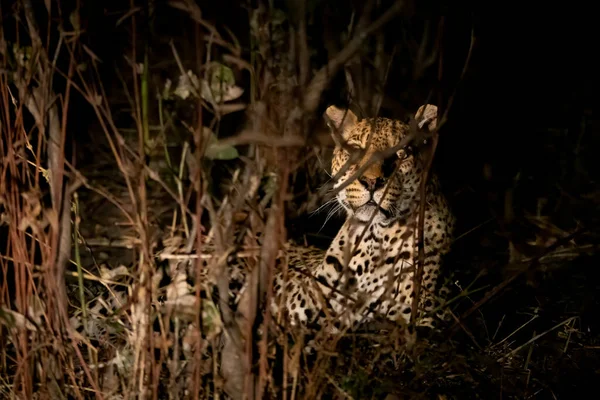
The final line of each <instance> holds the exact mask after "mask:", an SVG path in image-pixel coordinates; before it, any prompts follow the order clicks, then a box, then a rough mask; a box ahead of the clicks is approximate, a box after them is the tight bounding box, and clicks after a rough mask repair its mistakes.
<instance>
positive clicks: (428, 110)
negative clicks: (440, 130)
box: [415, 104, 438, 132]
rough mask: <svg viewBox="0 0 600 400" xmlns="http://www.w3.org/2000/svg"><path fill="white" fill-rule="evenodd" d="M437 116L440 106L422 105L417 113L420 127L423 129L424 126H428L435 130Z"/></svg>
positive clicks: (416, 116)
mask: <svg viewBox="0 0 600 400" xmlns="http://www.w3.org/2000/svg"><path fill="white" fill-rule="evenodd" d="M437 118H438V108H437V106H434V105H433V104H424V105H422V106H421V107H419V109H418V110H417V113H416V115H415V119H416V120H417V123H418V124H419V128H421V129H423V128H424V127H427V129H428V130H429V131H430V132H432V131H434V130H435V128H436V127H437Z"/></svg>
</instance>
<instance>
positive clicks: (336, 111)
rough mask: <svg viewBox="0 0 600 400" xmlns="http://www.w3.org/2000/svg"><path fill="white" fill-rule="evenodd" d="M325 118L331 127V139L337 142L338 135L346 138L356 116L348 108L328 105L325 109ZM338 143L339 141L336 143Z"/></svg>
mask: <svg viewBox="0 0 600 400" xmlns="http://www.w3.org/2000/svg"><path fill="white" fill-rule="evenodd" d="M325 120H326V121H327V125H329V128H330V129H331V134H332V136H333V140H334V141H335V142H336V143H338V142H339V139H340V136H341V138H343V139H344V140H347V139H348V134H349V133H350V132H351V131H352V129H353V128H354V126H355V125H356V123H357V122H358V118H357V117H356V114H354V113H353V112H352V110H350V109H343V108H338V107H336V106H329V107H328V108H327V110H326V111H325ZM338 144H339V143H338Z"/></svg>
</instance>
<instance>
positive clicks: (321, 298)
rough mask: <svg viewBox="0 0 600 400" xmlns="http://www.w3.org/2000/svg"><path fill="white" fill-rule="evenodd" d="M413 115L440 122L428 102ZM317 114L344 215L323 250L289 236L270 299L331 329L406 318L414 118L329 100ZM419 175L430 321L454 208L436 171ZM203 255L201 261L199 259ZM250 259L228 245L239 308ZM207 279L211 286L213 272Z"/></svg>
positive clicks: (294, 319) (422, 309)
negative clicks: (361, 113)
mask: <svg viewBox="0 0 600 400" xmlns="http://www.w3.org/2000/svg"><path fill="white" fill-rule="evenodd" d="M415 116H416V118H415V121H417V128H418V130H420V131H425V132H429V133H431V132H433V131H434V130H435V129H436V128H437V107H436V106H435V105H431V104H426V105H423V106H421V107H420V108H419V109H418V110H417V112H416V114H415ZM324 117H325V121H326V122H327V124H328V126H329V128H330V130H331V135H332V137H333V140H334V143H335V147H334V149H333V157H332V160H331V175H332V176H334V177H335V178H336V179H334V180H333V181H334V183H333V191H334V192H335V201H336V202H337V203H338V204H339V205H340V206H341V207H342V208H343V210H344V211H345V213H346V220H345V222H344V223H343V225H342V227H341V228H340V229H339V230H338V232H337V234H336V236H335V238H334V239H333V241H332V242H331V244H330V246H329V247H328V248H327V249H326V250H323V249H320V248H317V247H314V246H306V245H301V244H298V243H296V242H294V241H289V242H287V243H286V244H285V246H284V253H285V257H280V258H278V263H277V266H276V271H275V274H274V278H273V281H272V283H273V296H272V297H271V301H270V304H269V305H268V307H267V308H268V309H270V311H271V314H272V315H274V316H277V317H278V318H277V319H276V320H277V321H279V322H281V321H282V320H281V318H279V317H281V316H283V317H284V319H283V322H289V323H290V324H291V325H292V326H293V327H306V328H314V329H316V330H326V331H328V332H332V333H333V332H339V331H341V330H342V329H347V328H356V327H358V326H360V325H362V324H364V323H368V322H370V321H373V320H374V319H376V318H381V317H382V318H383V319H385V320H388V321H391V322H393V323H396V324H401V325H407V324H409V322H410V320H411V314H412V306H413V299H414V298H415V296H416V290H415V289H416V288H415V283H414V276H415V273H416V270H417V266H418V262H419V251H418V247H419V241H418V238H419V226H420V223H419V222H420V221H419V215H420V211H421V210H420V205H421V204H422V201H421V183H422V179H423V171H424V168H425V167H426V165H425V162H426V159H425V157H423V156H422V155H421V152H420V151H418V150H417V149H415V147H416V146H413V145H411V144H410V143H409V142H408V141H407V139H408V138H409V135H410V134H411V129H413V130H414V127H413V128H411V125H410V124H408V123H405V122H402V121H400V120H396V119H389V118H383V117H375V118H363V119H361V120H359V118H358V117H357V116H356V114H354V113H353V112H352V110H350V109H347V108H339V107H337V106H329V107H328V108H327V109H326V111H325V115H324ZM404 142H406V143H404ZM390 150H395V151H393V152H391V151H390ZM386 152H387V153H389V154H386V155H387V157H383V156H382V155H383V154H384V153H386ZM425 183H426V184H425V191H424V193H425V197H424V199H423V201H424V206H425V207H424V214H423V215H424V220H423V246H424V249H423V250H424V265H423V279H422V283H421V293H420V295H419V303H418V307H417V308H418V310H419V318H418V319H417V325H418V326H424V327H430V328H431V327H435V325H436V324H437V323H438V322H439V321H440V320H447V318H448V315H447V314H445V313H444V312H445V309H444V308H442V307H441V300H443V299H444V297H445V296H447V294H448V292H449V290H448V289H447V287H446V286H445V285H440V282H438V281H439V276H440V272H441V266H442V260H443V258H444V257H445V255H446V254H447V253H448V252H449V251H450V247H451V242H452V238H453V233H454V225H455V217H454V215H453V213H452V212H451V210H450V207H449V204H448V201H447V199H446V198H445V196H444V195H443V192H442V191H441V187H440V183H439V180H438V178H437V176H436V175H435V174H433V173H430V176H429V179H427V181H426V182H425ZM261 242H262V239H261V238H260V234H259V238H258V243H259V244H260V243H261ZM263 244H264V243H263ZM205 250H206V249H205ZM282 259H287V263H284V262H282ZM208 264H209V263H208V261H207V260H204V261H203V267H208ZM190 265H192V264H190ZM249 267H251V266H250V265H247V264H246V263H245V262H244V261H243V260H241V259H239V258H238V257H237V256H236V253H235V252H233V253H232V254H231V255H230V259H228V260H227V268H228V275H229V278H230V282H229V293H228V294H227V297H228V305H229V307H230V309H231V310H232V311H234V312H235V313H240V312H241V311H240V305H242V308H243V303H244V298H245V297H244V296H245V295H247V293H248V285H249V284H250V282H249V279H248V272H249V271H248V270H249ZM286 267H287V268H286ZM209 270H212V269H211V268H203V269H202V271H209ZM213 278H214V277H213ZM207 280H208V281H211V282H212V283H213V286H216V282H214V279H212V280H211V279H208V278H207ZM212 297H214V298H215V300H217V299H218V297H219V296H218V294H215V293H213V294H212ZM216 302H217V303H218V300H217V301H216ZM434 311H435V312H434ZM241 313H242V314H243V311H242V312H241Z"/></svg>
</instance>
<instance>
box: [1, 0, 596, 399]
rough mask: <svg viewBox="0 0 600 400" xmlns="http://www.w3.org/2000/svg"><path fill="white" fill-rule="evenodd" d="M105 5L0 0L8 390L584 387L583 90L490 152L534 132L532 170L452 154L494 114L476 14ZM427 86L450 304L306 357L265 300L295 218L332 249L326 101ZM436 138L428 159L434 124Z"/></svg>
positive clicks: (97, 393) (254, 393) (590, 356)
mask: <svg viewBox="0 0 600 400" xmlns="http://www.w3.org/2000/svg"><path fill="white" fill-rule="evenodd" d="M94 3H96V4H94ZM99 3H103V2H94V1H84V0H79V1H75V0H73V1H54V0H47V1H44V2H41V1H39V2H38V1H35V0H19V1H16V2H14V3H13V2H10V1H2V2H1V3H0V7H1V8H0V12H1V18H2V20H1V22H0V26H1V28H0V62H1V65H0V113H1V116H0V136H1V140H0V157H1V162H0V350H1V351H0V398H24V399H29V398H40V399H42V398H43V399H46V398H49V399H67V398H69V399H70V398H77V399H79V398H102V399H120V398H122V399H126V398H127V399H129V398H137V397H139V398H170V399H171V398H172V399H179V398H202V399H204V398H224V397H225V398H227V397H231V398H234V399H242V398H278V399H279V398H283V399H303V398H307V399H312V398H336V399H337V398H353V399H359V398H373V399H383V398H388V399H392V398H399V399H400V398H401V399H404V398H407V399H408V398H410V399H412V398H415V399H417V398H425V399H429V398H436V399H437V398H439V399H450V398H456V399H467V398H484V399H485V398H501V399H507V398H519V399H520V398H570V397H573V398H579V397H580V396H581V394H582V393H585V392H586V391H587V390H588V388H589V387H590V385H591V384H592V383H593V380H594V379H593V376H594V375H596V374H598V373H599V372H600V362H599V361H600V360H599V358H600V356H599V354H600V353H599V349H600V343H599V340H600V335H599V330H600V325H599V324H598V314H597V309H598V306H600V304H598V303H599V300H598V299H600V297H599V296H598V295H599V294H600V293H599V292H600V290H599V289H600V286H599V285H600V283H595V282H596V281H597V282H600V273H598V272H597V271H596V270H597V268H595V266H596V264H597V262H598V257H597V255H596V254H597V250H598V249H597V244H598V234H597V232H596V227H597V224H598V222H599V221H598V217H597V213H596V212H595V211H596V209H597V207H598V206H600V191H599V190H598V186H597V182H596V181H595V179H596V176H595V175H594V174H593V173H592V171H595V170H596V169H595V167H597V165H595V164H596V163H597V160H596V159H597V157H595V156H594V155H593V154H592V152H591V150H589V149H590V148H592V146H593V145H594V144H595V142H596V141H597V139H596V138H595V136H594V134H595V132H596V131H597V130H598V129H599V128H600V119H598V120H595V119H594V117H595V116H596V117H597V115H598V114H597V111H596V112H595V111H594V110H593V108H592V107H591V106H588V105H586V104H583V105H582V106H581V109H577V110H580V111H581V112H580V113H579V114H577V113H576V114H577V118H578V119H577V121H578V123H576V124H575V125H574V126H568V127H567V128H564V127H563V126H562V125H560V124H557V125H551V123H548V124H544V122H543V121H536V122H538V124H537V125H535V127H533V128H531V130H529V131H527V133H528V134H530V135H531V136H532V137H535V138H537V139H535V141H534V140H533V139H523V141H522V142H520V143H518V142H517V143H512V144H507V145H505V146H506V147H504V148H503V149H501V150H498V153H501V151H502V150H505V149H510V148H511V147H510V146H519V145H522V146H523V147H524V148H526V149H529V150H523V152H524V153H525V152H526V151H530V150H532V149H535V150H536V151H537V153H539V154H533V152H532V154H533V155H531V157H530V158H528V161H527V162H522V163H521V164H520V165H517V164H518V162H520V161H522V160H523V159H520V158H515V160H508V161H507V160H505V158H506V157H503V161H500V162H499V161H498V158H497V157H498V156H497V155H491V156H489V157H487V156H486V154H485V151H484V150H485V149H486V148H488V147H485V146H483V150H482V149H481V148H480V149H479V153H478V154H477V155H476V156H473V153H470V155H469V154H466V153H465V152H463V153H460V156H459V157H456V154H458V153H454V154H453V155H451V156H449V155H448V154H450V153H451V152H456V151H457V148H458V146H460V144H456V143H465V141H464V140H463V141H462V142H461V139H460V135H461V132H462V130H464V129H469V128H468V126H469V124H470V123H475V122H480V121H484V120H485V118H484V117H476V118H474V119H471V117H470V116H469V115H468V113H465V112H464V111H463V112H462V114H461V110H460V109H459V110H458V111H454V109H455V108H456V103H457V102H460V104H461V105H462V108H464V107H465V104H468V103H469V102H468V101H467V100H464V99H465V98H467V99H468V97H469V95H470V94H469V93H470V92H469V90H468V88H469V87H470V86H469V82H471V83H470V84H471V85H476V84H477V83H476V81H475V83H474V84H473V83H472V82H473V81H469V76H471V77H472V76H481V75H482V74H483V75H485V71H484V72H481V71H482V69H481V68H480V69H479V70H478V69H477V64H475V65H474V66H473V65H472V64H473V62H474V61H473V59H476V58H477V50H476V49H477V45H476V44H477V38H478V31H477V29H476V26H475V24H474V23H473V25H472V26H471V25H469V24H467V25H468V29H466V31H465V32H466V34H464V33H465V32H462V33H463V34H462V35H455V36H456V37H455V38H453V39H452V40H450V39H446V38H445V34H446V30H447V28H446V26H445V23H446V18H445V17H439V16H438V15H436V13H437V12H438V8H437V7H438V6H437V5H434V4H433V3H432V4H430V5H428V6H427V7H417V6H416V5H415V4H413V3H411V2H405V1H366V2H364V4H354V5H351V4H349V3H348V4H346V2H342V1H336V2H330V3H328V2H323V1H290V2H288V3H285V4H280V5H277V2H260V1H259V2H256V3H255V2H251V3H248V4H244V5H243V6H242V5H239V4H237V2H235V1H228V2H225V3H224V4H222V5H220V4H216V3H215V4H203V3H211V2H198V1H195V0H172V1H160V0H147V1H139V2H138V1H134V0H131V1H130V2H129V4H127V2H123V1H121V2H110V1H108V2H106V3H105V4H104V5H99ZM358 3H360V2H358ZM126 6H127V7H126ZM221 7H222V8H221ZM428 7H431V8H432V9H429V8H428ZM450 21H451V19H450ZM457 37H458V39H457ZM446 54H449V56H446ZM448 60H450V61H448ZM475 62H476V60H475ZM473 70H474V72H471V71H473ZM390 93H391V94H390ZM461 96H462V97H461ZM461 98H462V100H461ZM427 100H428V101H429V102H431V103H435V104H437V105H438V106H439V107H440V109H441V110H443V111H442V118H441V122H440V124H438V127H439V129H438V130H439V138H440V144H439V146H437V147H438V153H441V154H440V157H439V160H438V159H437V158H436V164H437V165H434V167H437V168H438V169H439V170H440V176H441V178H442V182H443V183H445V187H446V188H447V189H448V190H447V191H448V193H449V198H450V201H451V202H452V203H453V205H454V206H455V210H456V214H457V217H458V219H459V221H461V223H460V230H459V235H458V238H457V240H456V244H455V247H454V249H455V250H454V253H453V255H452V257H451V258H450V260H449V261H448V263H447V264H446V265H447V266H448V267H447V268H448V270H450V271H452V273H453V275H451V276H450V279H452V282H454V285H453V286H454V291H455V296H456V297H455V298H454V300H453V302H452V303H451V305H450V307H451V309H452V310H453V313H454V315H455V317H456V319H455V324H454V325H453V326H449V327H447V328H445V329H444V331H442V332H438V333H437V334H431V335H428V334H422V333H421V332H418V333H419V334H418V335H407V334H406V332H404V331H402V330H401V329H400V328H399V327H393V326H391V327H390V326H386V325H383V326H381V327H378V328H379V329H377V330H375V329H373V327H370V328H371V329H370V330H368V329H367V328H369V327H365V328H364V329H361V330H360V331H357V332H348V333H347V334H345V335H343V336H342V335H340V336H336V337H324V338H323V342H322V344H321V345H322V347H320V348H319V349H318V351H317V352H316V353H315V354H307V353H305V352H304V351H303V349H304V347H305V344H306V340H308V339H307V338H304V337H302V336H300V335H298V334H297V332H292V331H290V330H288V329H287V328H286V325H285V324H282V323H280V322H281V320H280V316H277V315H273V316H272V315H270V313H265V312H264V307H262V306H261V304H262V303H263V302H264V301H265V299H269V298H270V296H272V287H271V285H270V284H269V282H270V280H269V276H271V274H272V272H273V269H274V268H276V264H277V265H282V266H285V264H286V262H285V259H286V258H285V246H286V245H285V243H286V239H287V238H294V239H295V240H296V241H298V242H304V241H306V242H309V243H313V244H316V245H319V246H321V247H323V246H327V245H328V240H330V239H331V233H332V232H335V229H336V228H337V227H339V221H340V218H341V217H340V216H339V215H338V213H337V210H336V209H335V207H331V206H330V207H329V208H327V207H325V208H324V211H321V208H320V206H321V205H323V204H325V203H326V202H327V201H328V200H330V199H331V197H332V192H331V190H330V189H331V183H332V181H333V180H334V179H335V177H329V176H327V170H328V168H329V167H328V157H329V155H330V150H331V140H330V136H329V133H328V131H326V130H325V129H324V126H323V124H322V122H321V117H320V115H321V114H322V111H323V109H324V106H326V105H327V104H329V103H331V102H337V103H340V102H351V104H352V106H353V107H354V108H355V109H356V110H359V111H360V112H361V113H362V114H363V115H365V116H371V115H378V114H385V115H388V116H392V117H396V118H402V119H408V118H409V117H410V116H411V113H412V112H414V110H416V108H417V106H418V105H420V104H423V103H424V102H425V101H427ZM471 101H472V102H473V103H475V102H477V101H478V100H477V99H475V100H471ZM453 115H455V116H456V121H458V122H455V123H453V122H452V121H453ZM461 115H462V120H461ZM473 121H475V122H473ZM527 126H528V127H529V125H527ZM445 138H449V139H448V140H446V139H445ZM513 138H514V137H513ZM445 140H446V141H445ZM452 141H454V143H455V145H454V147H453V146H452V143H451V142H452ZM532 142H535V144H534V145H531V144H529V147H527V143H532ZM432 143H433V149H434V151H433V152H431V155H432V156H433V154H434V153H435V149H436V145H437V144H438V132H435V133H434V136H433V137H432ZM446 145H447V146H448V147H446V148H447V149H448V150H444V148H445V146H446ZM514 154H517V153H514ZM519 154H521V153H519ZM471 156H472V157H471ZM495 157H496V158H495ZM457 158H462V159H463V160H459V161H457ZM464 160H466V161H464ZM510 162H514V165H515V166H514V167H513V168H512V169H511V168H506V165H507V163H508V164H510ZM469 163H470V164H469ZM452 165H454V169H452V167H451V166H452ZM456 165H459V167H456ZM460 165H462V166H463V170H461V169H460ZM503 166H504V170H503V169H502V168H503ZM494 168H495V169H494ZM444 170H446V173H444ZM466 170H471V171H473V170H476V171H477V172H476V173H472V172H471V175H466V177H465V176H463V177H462V178H461V179H453V178H452V177H451V174H453V173H454V174H459V173H461V172H464V171H466ZM498 170H500V171H501V172H500V174H499V175H500V179H498V178H496V177H497V176H498V174H497V173H496V171H498ZM481 171H483V172H481ZM507 171H509V172H507ZM475 175H477V177H475ZM507 182H508V183H507ZM315 210H319V211H318V212H316V211H315ZM261 243H263V245H262V246H261V245H260V244H261ZM234 255H235V256H237V257H238V258H239V259H241V260H243V262H244V264H245V265H246V267H247V269H248V271H250V272H249V279H250V280H251V283H252V285H251V288H252V290H250V291H249V293H247V297H245V298H244V300H243V303H242V307H241V309H242V313H241V314H239V313H232V312H231V311H230V310H229V307H228V304H227V299H226V298H225V297H224V296H221V297H219V296H218V295H214V294H215V293H220V294H223V293H227V292H228V289H229V276H228V274H229V272H230V270H229V269H228V268H227V264H228V260H231V257H232V256H234ZM215 288H216V290H215ZM265 326H267V327H268V328H265ZM386 396H387V397H386Z"/></svg>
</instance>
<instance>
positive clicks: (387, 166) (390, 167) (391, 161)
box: [381, 156, 398, 178]
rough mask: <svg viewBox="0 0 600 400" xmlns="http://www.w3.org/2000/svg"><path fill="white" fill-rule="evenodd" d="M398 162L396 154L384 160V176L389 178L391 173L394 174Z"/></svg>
mask: <svg viewBox="0 0 600 400" xmlns="http://www.w3.org/2000/svg"><path fill="white" fill-rule="evenodd" d="M397 162H398V158H396V157H395V156H391V157H388V158H386V159H385V160H384V161H383V165H382V166H381V172H383V176H385V177H386V178H388V177H389V176H390V175H392V174H393V173H394V170H395V169H396V164H397Z"/></svg>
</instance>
